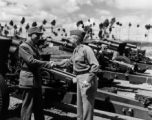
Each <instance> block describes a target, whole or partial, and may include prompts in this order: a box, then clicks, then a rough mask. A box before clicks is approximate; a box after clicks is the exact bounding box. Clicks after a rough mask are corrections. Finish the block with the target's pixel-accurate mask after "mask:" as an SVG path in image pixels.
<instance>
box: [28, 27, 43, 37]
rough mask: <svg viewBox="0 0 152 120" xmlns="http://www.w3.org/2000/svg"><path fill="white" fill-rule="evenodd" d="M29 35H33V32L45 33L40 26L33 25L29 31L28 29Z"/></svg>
mask: <svg viewBox="0 0 152 120" xmlns="http://www.w3.org/2000/svg"><path fill="white" fill-rule="evenodd" d="M27 33H28V35H32V34H33V33H37V34H43V33H42V32H41V29H40V28H38V27H32V28H29V29H28V31H27Z"/></svg>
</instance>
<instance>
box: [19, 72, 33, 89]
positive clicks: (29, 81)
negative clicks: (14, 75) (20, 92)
mask: <svg viewBox="0 0 152 120" xmlns="http://www.w3.org/2000/svg"><path fill="white" fill-rule="evenodd" d="M33 79H34V77H33V74H32V73H31V72H27V71H21V72H20V79H19V84H20V85H23V86H33V85H34V84H33Z"/></svg>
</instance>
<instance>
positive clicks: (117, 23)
mask: <svg viewBox="0 0 152 120" xmlns="http://www.w3.org/2000/svg"><path fill="white" fill-rule="evenodd" d="M119 24H120V23H119V22H116V25H118V26H119ZM116 38H117V27H116Z"/></svg>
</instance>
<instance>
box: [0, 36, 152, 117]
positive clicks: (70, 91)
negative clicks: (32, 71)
mask: <svg viewBox="0 0 152 120" xmlns="http://www.w3.org/2000/svg"><path fill="white" fill-rule="evenodd" d="M51 42H52V41H51ZM54 43H55V44H58V43H63V42H60V41H59V42H58V41H54ZM19 44H20V42H18V41H14V40H12V39H10V38H1V39H0V55H1V56H2V57H1V58H0V60H1V61H0V65H1V66H0V70H1V71H0V102H1V103H2V104H0V119H3V118H4V117H5V115H6V114H5V113H7V112H6V111H7V108H8V104H9V93H12V92H13V93H14V94H16V95H18V94H19V93H18V92H19V90H20V89H19V88H18V77H19V71H20V64H21V63H22V60H21V59H19V57H18V45H19ZM62 45H63V46H62V47H61V46H60V48H64V47H65V48H67V46H68V45H69V47H68V50H72V49H73V47H72V46H71V44H65V43H63V44H62ZM90 46H92V48H94V49H95V54H96V55H98V53H99V51H100V50H101V48H100V47H97V46H96V45H94V44H90ZM105 54H106V52H105ZM107 54H108V55H107V56H111V54H112V53H111V54H109V53H107ZM105 59H108V57H107V58H105ZM44 60H45V59H44ZM116 63H117V62H116ZM118 63H119V62H118ZM120 64H121V63H120ZM121 65H122V66H123V65H124V66H125V64H123V63H122V64H121ZM128 68H131V67H128ZM39 72H40V74H39V75H40V77H41V79H42V83H43V88H45V89H49V90H52V89H53V90H55V91H57V93H60V94H59V95H60V96H62V97H61V98H62V101H63V102H66V103H73V102H74V101H75V100H73V99H75V98H76V96H75V95H76V93H75V90H76V85H75V84H73V82H72V80H73V78H75V77H76V76H75V75H74V74H72V73H68V72H65V71H63V70H59V69H55V68H54V69H45V68H40V70H39ZM111 73H112V72H111ZM111 73H110V74H111ZM114 73H116V72H114ZM99 75H101V76H100V82H101V80H103V79H104V78H108V77H109V76H110V77H112V75H109V73H108V71H106V70H103V71H100V72H99ZM107 76H108V77H107ZM114 76H115V75H114ZM101 77H102V78H101ZM117 77H119V76H117ZM128 77H130V76H128ZM132 77H133V76H132ZM139 78H140V82H138V83H143V82H144V81H145V80H146V81H148V80H149V81H150V82H151V81H152V80H151V79H150V78H151V76H150V77H148V76H138V78H137V79H139ZM109 79H110V78H109ZM112 79H113V78H112ZM141 79H142V80H141ZM129 80H130V78H129ZM151 83H152V82H151ZM49 93H50V91H49V92H48V94H49ZM55 93H56V92H55ZM62 93H63V94H62ZM49 95H50V94H49ZM106 96H108V97H109V98H110V100H111V102H108V101H105V100H107V97H106ZM61 98H60V99H61ZM96 100H98V101H99V102H100V103H101V104H109V103H110V104H111V103H112V105H114V106H115V110H118V108H121V109H123V108H124V107H125V108H126V109H129V107H130V106H132V109H133V110H134V112H135V113H133V115H132V114H131V115H132V116H133V117H138V118H146V117H147V118H148V120H150V119H151V117H150V116H149V114H148V107H149V108H150V107H151V106H150V104H147V103H146V108H144V105H143V104H142V103H140V102H139V101H138V100H136V101H135V100H131V99H129V98H126V97H122V96H118V95H116V94H113V93H109V92H106V91H105V90H104V91H103V90H101V89H98V91H97V95H96ZM113 101H117V103H118V104H115V103H116V102H115V103H114V102H113ZM122 101H125V104H123V103H121V102H122ZM119 102H120V103H119ZM98 105H99V104H98ZM101 108H103V107H101ZM101 108H99V109H101ZM109 110H111V109H110V108H109ZM120 111H121V110H119V113H120ZM112 112H113V111H112ZM136 112H138V113H139V112H140V113H141V114H142V116H140V115H139V114H136Z"/></svg>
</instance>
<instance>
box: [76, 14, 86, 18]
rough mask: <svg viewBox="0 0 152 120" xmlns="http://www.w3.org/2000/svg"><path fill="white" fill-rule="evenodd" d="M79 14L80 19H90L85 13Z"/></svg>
mask: <svg viewBox="0 0 152 120" xmlns="http://www.w3.org/2000/svg"><path fill="white" fill-rule="evenodd" d="M78 16H79V18H80V19H88V16H87V15H85V14H79V15H78Z"/></svg>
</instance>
